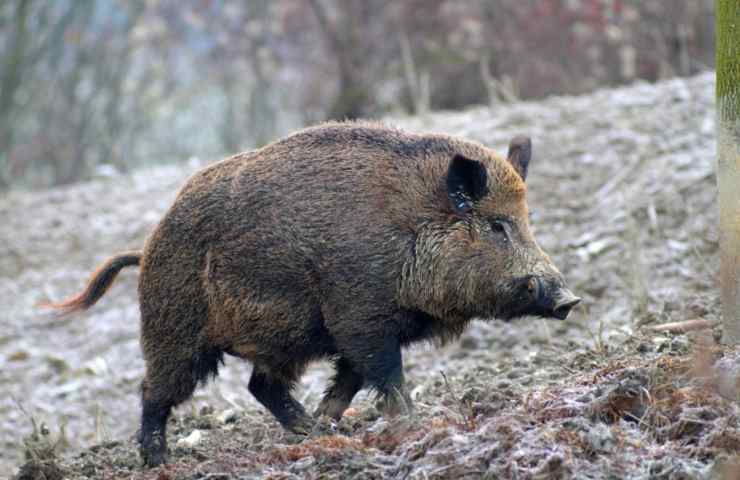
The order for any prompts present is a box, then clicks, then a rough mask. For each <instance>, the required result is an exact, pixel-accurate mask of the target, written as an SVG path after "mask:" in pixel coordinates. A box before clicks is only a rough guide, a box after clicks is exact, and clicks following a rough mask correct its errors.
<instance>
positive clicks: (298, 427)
mask: <svg viewBox="0 0 740 480" xmlns="http://www.w3.org/2000/svg"><path fill="white" fill-rule="evenodd" d="M285 428H286V429H288V430H289V431H290V432H291V433H294V434H296V435H302V436H308V435H310V434H311V432H313V429H314V421H313V420H312V419H311V417H309V416H308V415H305V416H301V417H298V418H297V419H295V420H294V421H293V422H291V423H290V424H289V425H285Z"/></svg>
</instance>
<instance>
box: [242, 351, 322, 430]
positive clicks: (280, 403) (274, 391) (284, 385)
mask: <svg viewBox="0 0 740 480" xmlns="http://www.w3.org/2000/svg"><path fill="white" fill-rule="evenodd" d="M290 387H291V382H290V381H288V380H286V379H283V378H279V377H278V376H276V375H272V374H270V372H269V369H267V368H264V367H261V366H258V365H255V366H254V369H253V371H252V377H251V378H250V379H249V387H248V388H249V391H250V393H251V394H252V395H254V398H256V399H257V400H258V401H259V402H260V403H261V404H262V405H264V406H265V408H267V409H268V410H269V411H270V413H272V414H273V415H274V416H275V418H276V419H277V420H278V421H279V422H280V424H281V425H282V426H283V427H285V428H286V429H288V430H290V431H291V432H293V433H298V434H304V435H307V434H308V433H310V431H311V428H312V427H313V421H312V420H311V417H309V416H308V415H307V414H306V411H305V410H304V409H303V406H302V405H301V404H300V403H298V401H297V400H296V399H295V398H293V396H292V395H291V394H290Z"/></svg>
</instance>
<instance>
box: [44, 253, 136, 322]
mask: <svg viewBox="0 0 740 480" xmlns="http://www.w3.org/2000/svg"><path fill="white" fill-rule="evenodd" d="M141 257H142V254H141V252H137V251H134V252H124V253H119V254H118V255H115V256H113V257H111V258H109V259H108V260H106V262H105V263H104V264H102V265H101V266H99V267H98V269H97V270H95V272H93V274H92V276H91V277H90V280H89V281H88V282H87V286H86V287H85V290H83V291H82V292H80V293H78V294H77V295H75V296H73V297H69V298H68V299H66V300H62V301H61V302H59V303H47V304H44V305H42V307H46V308H54V309H56V310H58V311H59V313H61V314H68V313H74V312H78V311H80V310H87V309H88V308H90V307H92V306H93V305H94V304H95V302H97V301H98V300H100V297H102V296H103V295H104V294H105V292H106V291H107V290H108V288H110V286H111V285H112V284H113V280H115V278H116V275H118V272H120V271H121V269H123V268H125V267H129V266H131V265H139V262H140V261H141Z"/></svg>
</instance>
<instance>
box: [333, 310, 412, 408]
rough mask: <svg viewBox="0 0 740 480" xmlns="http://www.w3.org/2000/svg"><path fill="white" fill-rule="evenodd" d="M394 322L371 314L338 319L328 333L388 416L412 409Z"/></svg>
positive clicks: (396, 323)
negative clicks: (360, 318)
mask: <svg viewBox="0 0 740 480" xmlns="http://www.w3.org/2000/svg"><path fill="white" fill-rule="evenodd" d="M396 325H398V322H396V321H395V319H393V318H392V317H385V316H383V317H382V318H379V317H373V318H369V319H366V320H356V321H352V322H342V323H341V324H339V325H337V327H339V328H335V329H334V331H333V332H332V334H333V336H334V338H335V340H336V342H337V349H338V350H339V351H340V353H341V355H342V356H343V357H344V358H346V359H347V361H348V363H349V364H350V365H351V366H352V368H353V369H354V370H355V371H357V372H358V373H359V374H360V375H361V376H362V377H363V378H364V380H365V382H366V383H367V384H368V385H369V386H370V387H371V388H372V389H374V390H375V391H376V392H377V393H378V395H379V397H380V402H379V404H378V406H379V407H380V408H381V409H382V411H383V412H384V413H385V414H387V415H390V416H393V415H396V414H399V413H406V412H409V411H410V410H411V408H412V405H411V399H410V397H409V395H408V394H407V393H406V388H405V385H404V377H403V360H402V356H401V343H400V341H399V338H398V337H399V335H398V333H397V332H396V331H395V326H396ZM322 403H323V402H322Z"/></svg>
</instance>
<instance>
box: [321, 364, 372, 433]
mask: <svg viewBox="0 0 740 480" xmlns="http://www.w3.org/2000/svg"><path fill="white" fill-rule="evenodd" d="M335 367H336V369H337V373H336V374H335V375H334V378H332V380H331V386H330V387H329V388H328V389H327V390H326V393H324V398H323V399H321V403H320V404H319V407H318V408H317V409H316V412H315V413H314V416H315V417H319V416H321V415H326V416H328V417H331V418H333V419H335V420H339V419H340V418H342V414H343V413H344V411H345V410H347V407H349V404H350V403H351V402H352V399H353V398H354V396H355V394H357V392H359V391H360V389H361V388H362V384H363V382H364V378H363V376H362V375H361V374H359V373H357V371H355V369H354V368H353V367H352V364H351V363H350V362H349V361H348V360H347V359H346V358H344V357H340V358H339V360H337V361H336V363H335Z"/></svg>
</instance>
